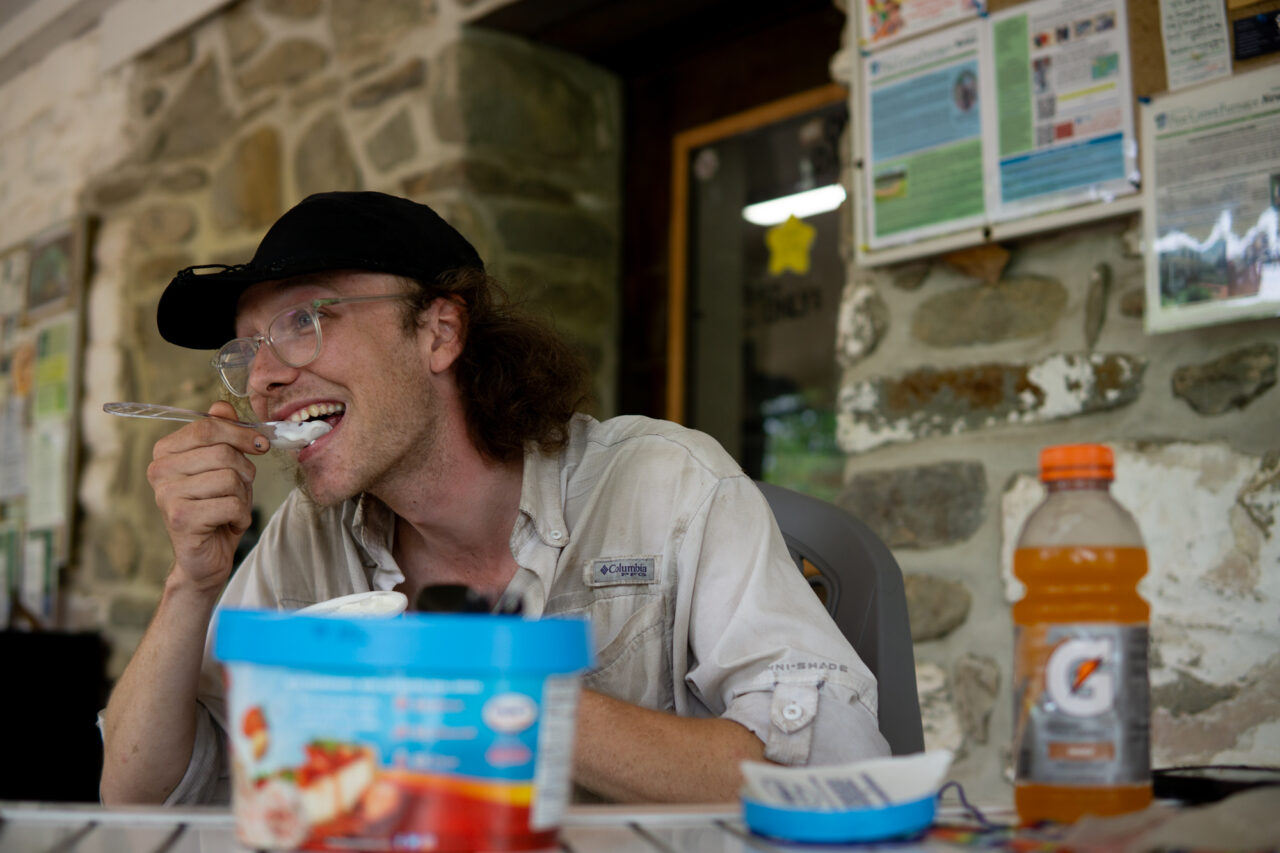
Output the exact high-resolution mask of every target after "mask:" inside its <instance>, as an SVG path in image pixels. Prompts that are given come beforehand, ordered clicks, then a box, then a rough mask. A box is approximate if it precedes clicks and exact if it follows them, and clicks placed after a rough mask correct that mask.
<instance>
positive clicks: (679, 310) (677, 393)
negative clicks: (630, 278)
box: [666, 83, 849, 423]
mask: <svg viewBox="0 0 1280 853" xmlns="http://www.w3.org/2000/svg"><path fill="white" fill-rule="evenodd" d="M848 98H849V90H848V89H847V88H845V87H844V86H842V85H840V84H839V83H829V84H827V85H825V86H819V87H818V88H816V89H809V90H807V91H804V92H799V93H797V94H795V95H790V96H788V97H785V98H781V99H779V100H776V101H770V102H769V103H767V104H761V105H760V106H758V107H753V108H752V109H749V110H746V111H745V112H740V113H736V114H734V115H731V116H726V117H724V118H722V119H717V120H716V121H713V122H709V123H707V124H702V125H698V126H697V127H692V128H689V129H688V130H685V131H681V132H680V133H677V134H676V135H675V137H674V138H673V139H672V146H671V156H672V160H671V237H670V255H669V258H670V266H669V268H668V279H667V281H668V289H667V405H666V418H667V420H671V421H675V422H676V423H683V422H684V417H685V377H686V375H687V373H688V365H687V364H686V360H687V358H688V328H689V327H688V298H689V294H688V284H689V283H688V262H689V257H688V255H689V209H688V208H689V152H690V151H692V150H693V149H695V148H699V147H701V146H703V145H707V144H709V143H711V142H715V141H716V140H719V139H724V138H726V137H730V136H734V135H737V134H739V133H746V132H747V131H750V130H755V129H757V128H760V127H764V126H765V125H768V124H772V123H774V122H777V121H782V120H783V119H787V118H790V117H792V116H795V115H799V114H801V113H806V112H809V111H811V110H816V109H819V108H821V107H825V106H828V105H830V104H834V103H838V102H840V101H846V100H848Z"/></svg>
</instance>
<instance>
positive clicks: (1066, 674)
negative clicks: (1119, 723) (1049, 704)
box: [1045, 638, 1116, 717]
mask: <svg viewBox="0 0 1280 853" xmlns="http://www.w3.org/2000/svg"><path fill="white" fill-rule="evenodd" d="M1114 648H1115V647H1114V644H1113V643H1112V641H1111V640H1110V639H1107V638H1075V639H1071V640H1066V641H1064V642H1063V643H1061V644H1060V645H1059V646H1058V647H1057V648H1055V649H1054V650H1053V653H1052V654H1050V655H1049V662H1048V664H1047V665H1046V667H1045V688H1046V689H1047V690H1048V693H1049V698H1050V699H1052V700H1053V702H1054V704H1056V705H1057V706H1058V707H1059V708H1061V709H1062V711H1063V712H1064V713H1066V714H1070V715H1072V716H1073V717H1093V716H1096V715H1098V714H1101V713H1102V712H1104V711H1108V710H1110V709H1111V706H1112V705H1113V704H1114V703H1115V698H1116V692H1115V680H1114V678H1113V676H1112V675H1111V673H1109V672H1100V671H1099V670H1100V668H1101V667H1102V664H1103V663H1104V662H1105V661H1108V660H1111V659H1112V655H1113V653H1114Z"/></svg>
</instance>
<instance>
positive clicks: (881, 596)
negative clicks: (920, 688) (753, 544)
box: [757, 482, 924, 755]
mask: <svg viewBox="0 0 1280 853" xmlns="http://www.w3.org/2000/svg"><path fill="white" fill-rule="evenodd" d="M757 485H758V486H759V487H760V491H761V492H762V493H763V494H764V496H765V499H766V500H767V501H768V502H769V507H770V508H771V509H772V510H773V515H774V517H775V518H776V519H777V520H778V527H779V528H781V530H782V538H783V539H785V540H786V543H787V549H788V550H789V551H790V552H791V557H792V559H794V560H795V561H796V566H797V567H799V568H800V569H801V570H802V571H803V569H804V563H803V561H805V560H808V561H809V563H810V564H811V565H812V566H813V567H814V569H816V570H817V571H818V573H819V575H821V577H820V578H813V577H811V578H810V584H811V585H813V586H815V587H821V588H822V589H823V591H824V592H825V593H826V606H827V610H828V611H829V612H830V613H831V616H832V618H834V619H835V622H836V624H837V625H838V626H839V627H840V630H841V631H843V632H844V635H845V638H846V639H848V640H849V643H850V644H851V645H852V646H853V648H854V650H855V651H856V652H857V653H858V656H859V657H860V658H862V661H863V662H864V663H865V664H866V665H867V666H868V667H869V668H870V669H871V672H872V673H873V674H874V675H875V677H876V682H877V686H878V692H879V706H880V708H879V719H880V733H881V734H882V735H884V738H885V740H887V741H888V742H889V748H890V749H891V750H892V751H893V754H894V755H904V754H906V753H911V752H922V751H923V750H924V731H923V727H922V724H921V720H920V698H919V695H918V694H917V692H916V666H915V652H914V650H913V648H912V645H911V624H910V622H909V621H908V619H907V595H906V590H905V589H904V588H903V584H902V570H901V569H900V568H898V561H897V560H895V559H894V557H893V554H892V553H891V552H890V551H889V549H888V547H886V546H885V544H884V542H882V541H880V537H878V536H876V534H875V533H873V532H872V531H871V528H869V527H867V526H866V525H865V524H863V523H862V522H861V521H859V520H858V519H856V518H854V517H853V516H852V515H850V514H849V513H847V512H845V511H844V510H843V509H841V508H840V507H838V506H836V505H835V504H831V503H828V502H827V501H824V500H819V499H818V498H815V497H811V496H810V495H804V494H801V493H800V492H796V491H793V490H791V489H786V488H783V487H782V486H776V485H773V484H772V483H761V482H757Z"/></svg>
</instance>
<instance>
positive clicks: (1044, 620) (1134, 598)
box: [1013, 444, 1151, 823]
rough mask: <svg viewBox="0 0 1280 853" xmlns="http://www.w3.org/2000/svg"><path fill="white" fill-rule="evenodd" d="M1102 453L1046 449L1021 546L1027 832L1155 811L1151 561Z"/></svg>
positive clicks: (1020, 767) (1019, 747) (1016, 743)
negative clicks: (1038, 499)
mask: <svg viewBox="0 0 1280 853" xmlns="http://www.w3.org/2000/svg"><path fill="white" fill-rule="evenodd" d="M1113 468H1114V457H1113V455H1112V452H1111V450H1110V448H1108V447H1105V446H1103V445H1100V444H1072V445H1060V446H1056V447H1047V448H1045V449H1044V450H1043V451H1042V452H1041V454H1040V479H1041V481H1042V482H1043V483H1044V484H1045V488H1046V490H1047V494H1046V497H1045V499H1044V501H1043V502H1042V503H1041V504H1040V505H1039V506H1038V507H1037V508H1036V509H1035V510H1034V511H1033V512H1032V513H1031V515H1030V516H1029V517H1028V518H1027V521H1026V523H1025V524H1024V525H1023V528H1022V532H1021V533H1020V534H1019V536H1018V543H1017V548H1016V550H1015V551H1014V556H1013V573H1014V575H1015V576H1017V578H1018V579H1019V580H1021V581H1022V582H1023V583H1024V584H1025V585H1026V595H1025V596H1024V597H1023V598H1022V599H1021V600H1020V601H1018V602H1017V603H1015V604H1014V605H1013V623H1014V631H1015V642H1014V666H1013V696H1014V732H1013V760H1014V804H1015V805H1016V806H1017V809H1018V818H1019V820H1021V821H1022V822H1023V823H1034V822H1036V821H1041V820H1053V821H1060V822H1071V821H1074V820H1076V819H1077V818H1079V817H1081V816H1083V815H1085V814H1094V815H1111V814H1119V813H1122V812H1130V811H1138V810H1140V809H1143V808H1145V807H1146V806H1147V805H1149V804H1150V803H1151V757H1150V729H1151V718H1150V689H1149V686H1148V678H1147V624H1148V620H1149V618H1150V610H1151V608H1150V607H1149V606H1148V604H1147V602H1146V601H1145V600H1143V598H1142V596H1141V595H1139V594H1138V581H1139V580H1140V579H1141V578H1142V576H1143V575H1145V574H1146V573H1147V551H1146V547H1145V546H1144V545H1143V541H1142V534H1141V532H1140V531H1139V529H1138V525H1137V523H1136V522H1135V521H1134V519H1133V516H1132V515H1130V514H1129V512H1128V511H1127V510H1126V509H1125V508H1124V507H1123V506H1121V505H1120V504H1119V503H1118V502H1116V500H1115V499H1114V498H1113V497H1112V496H1111V481H1112V479H1113V477H1114V474H1113Z"/></svg>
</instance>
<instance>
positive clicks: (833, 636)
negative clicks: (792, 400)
mask: <svg viewBox="0 0 1280 853" xmlns="http://www.w3.org/2000/svg"><path fill="white" fill-rule="evenodd" d="M680 563H681V566H682V571H681V575H682V581H681V583H682V585H684V584H686V583H688V584H691V585H692V586H691V587H690V588H689V589H688V590H682V592H687V593H688V596H687V598H686V597H685V596H684V595H682V596H681V598H684V599H685V600H686V601H688V602H689V603H688V607H689V614H688V616H689V648H690V655H691V659H690V662H689V663H690V666H689V669H688V673H687V675H686V682H687V683H688V684H689V688H690V690H691V691H692V692H693V693H694V694H695V695H697V696H698V697H699V698H700V700H701V701H702V702H703V703H704V704H705V705H706V706H707V707H708V708H709V709H711V710H712V711H713V712H715V713H717V714H719V716H721V717H724V718H726V719H732V720H734V721H736V722H738V723H740V724H741V725H743V726H745V727H746V728H747V729H749V730H750V731H752V732H753V733H755V735H756V736H757V737H759V738H760V740H761V741H762V742H763V743H764V745H765V757H766V758H768V759H769V760H771V761H776V762H778V763H780V764H790V765H801V764H832V763H839V762H844V761H851V760H856V759H861V758H870V757H875V756H883V755H888V754H889V745H888V743H887V742H886V741H885V739H884V737H883V736H882V735H881V734H880V730H879V726H878V724H877V720H876V710H877V708H876V706H877V702H876V683H875V677H874V676H873V675H872V674H871V671H870V670H869V669H868V668H867V667H866V665H865V664H864V663H863V662H862V660H861V659H859V657H858V655H857V653H856V652H855V651H854V649H853V647H852V646H851V645H850V644H849V642H848V640H846V639H845V637H844V635H843V634H842V633H841V632H840V629H839V627H838V626H837V625H836V624H835V622H834V621H833V620H832V618H831V616H830V615H829V614H828V613H827V611H826V609H825V608H824V607H823V606H822V603H821V602H820V601H819V600H818V597H817V596H816V595H815V594H814V592H813V590H812V589H811V588H810V587H809V584H808V582H807V581H806V580H805V579H804V577H803V575H802V574H801V573H800V572H799V571H798V570H797V569H796V567H795V564H794V563H793V562H792V561H791V557H790V555H789V554H788V553H787V549H786V545H785V543H784V541H783V539H782V534H781V532H780V531H779V530H778V526H777V522H776V521H775V520H774V518H773V513H772V512H771V511H770V510H769V506H768V503H767V502H766V501H765V499H764V496H763V495H762V494H761V493H760V490H759V489H758V488H757V487H756V485H755V483H753V482H752V481H751V480H750V479H749V478H747V477H745V476H741V477H731V478H725V479H723V480H721V481H719V483H718V484H717V485H716V487H715V489H714V490H713V491H712V493H711V494H710V495H709V497H708V499H707V502H706V504H705V506H704V507H702V509H701V511H700V512H699V513H698V514H697V516H696V517H695V521H694V523H693V524H691V525H690V528H689V530H688V533H687V535H686V538H685V544H684V548H683V550H682V553H681V555H680ZM690 567H694V568H695V570H693V571H690Z"/></svg>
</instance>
